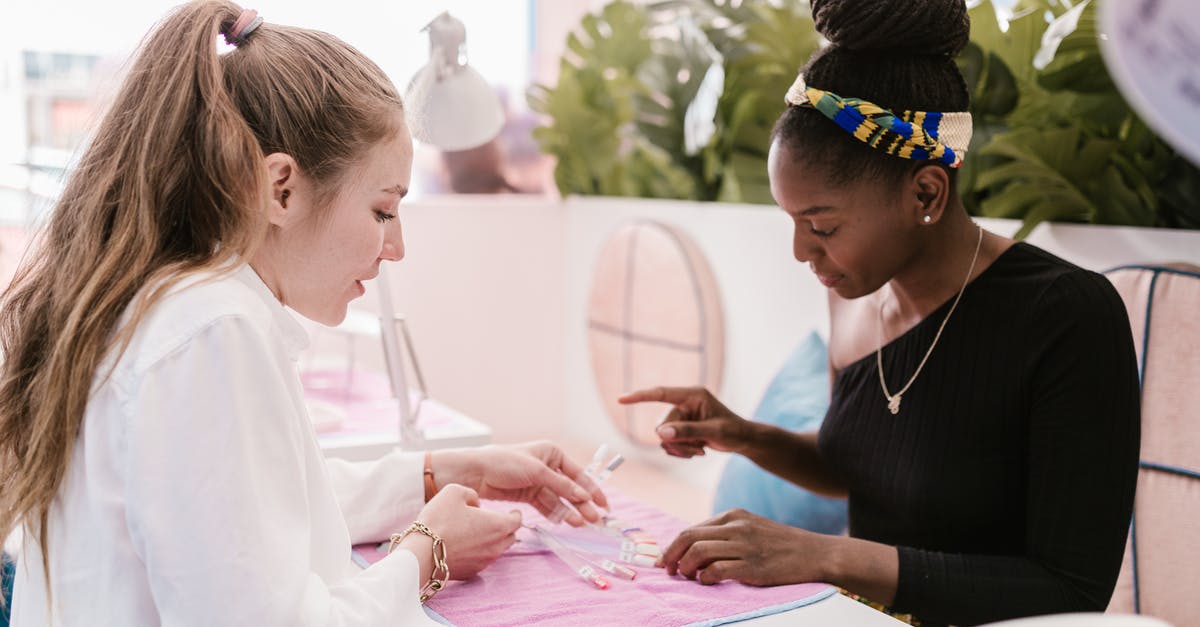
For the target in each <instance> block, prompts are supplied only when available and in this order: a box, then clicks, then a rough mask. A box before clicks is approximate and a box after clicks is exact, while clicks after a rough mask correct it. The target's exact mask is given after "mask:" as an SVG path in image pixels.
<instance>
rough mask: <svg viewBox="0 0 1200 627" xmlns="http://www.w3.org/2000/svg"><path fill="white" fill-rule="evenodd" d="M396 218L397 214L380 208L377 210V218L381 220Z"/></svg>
mask: <svg viewBox="0 0 1200 627" xmlns="http://www.w3.org/2000/svg"><path fill="white" fill-rule="evenodd" d="M395 218H396V214H394V213H388V212H386V211H379V210H378V209H376V210H375V219H376V220H379V221H380V222H387V221H389V220H394V219H395Z"/></svg>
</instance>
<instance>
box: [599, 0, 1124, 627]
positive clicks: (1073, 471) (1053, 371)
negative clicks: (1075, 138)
mask: <svg viewBox="0 0 1200 627" xmlns="http://www.w3.org/2000/svg"><path fill="white" fill-rule="evenodd" d="M812 6H813V18H814V20H815V22H816V26H817V29H818V30H819V31H820V32H821V33H822V34H823V35H824V36H825V37H826V38H828V39H829V40H830V42H831V43H830V45H829V46H828V47H826V48H824V49H823V50H821V51H819V52H817V53H816V54H814V55H813V58H812V59H811V60H810V61H809V63H808V64H807V65H806V66H805V67H804V68H803V69H802V70H801V74H800V76H799V77H798V78H797V79H796V81H795V84H794V85H792V87H791V89H789V90H788V91H787V96H786V101H787V105H788V106H787V109H786V111H785V112H784V113H783V115H782V116H781V117H780V119H779V121H778V122H777V124H776V127H775V131H774V133H773V137H772V143H771V147H770V157H769V162H768V168H769V174H770V178H771V190H772V193H773V194H774V197H775V200H776V201H777V203H778V204H779V206H780V208H782V209H783V210H784V211H785V212H787V214H788V215H789V216H790V217H791V218H792V220H793V222H794V230H795V235H794V240H793V249H794V254H795V257H796V260H797V261H800V262H801V263H807V264H808V265H809V266H810V267H811V268H812V271H813V272H814V273H815V274H816V275H817V278H818V279H819V280H820V281H821V283H822V284H824V285H825V286H826V287H827V288H828V289H829V303H830V315H831V324H830V329H831V331H830V339H829V354H830V365H831V373H832V375H833V376H832V389H831V404H830V408H829V412H828V414H827V416H826V418H825V421H824V423H823V424H822V426H821V429H820V431H819V432H810V433H793V432H789V431H786V430H783V429H780V428H777V427H773V426H769V425H765V424H761V423H757V422H754V421H750V420H745V419H743V418H741V417H739V416H737V415H736V414H734V413H733V412H732V411H730V410H729V409H728V408H726V407H725V406H724V405H723V404H721V402H720V401H718V400H717V399H716V398H714V397H713V396H712V395H711V394H710V393H709V392H708V391H707V390H704V389H679V388H657V389H650V390H642V391H637V392H633V393H631V394H629V395H627V396H625V397H624V398H622V399H621V400H622V402H625V403H636V402H646V401H656V402H665V403H671V404H673V405H674V406H675V407H674V409H673V411H672V412H671V413H670V414H669V415H668V417H667V418H666V419H665V420H664V421H663V423H662V424H661V425H660V426H659V427H658V435H659V437H660V438H661V439H662V447H663V449H665V450H666V452H667V453H669V454H671V455H675V456H679V457H691V456H693V455H697V454H701V453H703V451H704V450H705V449H706V448H711V449H714V450H719V451H729V452H733V453H737V454H740V455H744V456H746V457H747V458H749V459H751V460H752V461H754V462H755V463H756V464H758V465H759V466H761V467H762V468H764V469H766V470H768V471H770V472H772V473H774V474H776V475H778V476H780V477H783V478H785V479H788V480H790V481H792V482H794V483H796V484H797V485H800V486H802V487H804V488H807V489H809V490H812V491H813V492H816V493H819V494H823V495H830V496H842V497H846V498H848V499H849V511H850V529H849V536H848V537H846V536H828V535H822V534H816V533H811V532H808V531H805V530H802V529H798V528H794V527H789V526H786V525H783V524H780V523H776V522H774V521H771V520H767V519H765V518H761V517H758V516H755V515H752V514H749V513H746V512H742V511H732V512H726V513H724V514H721V515H719V516H717V517H715V518H713V519H711V520H708V521H706V522H703V523H700V524H698V525H695V526H693V527H691V528H689V529H687V530H685V531H684V532H682V533H681V534H680V535H679V536H678V537H677V538H676V539H675V541H674V542H673V543H672V544H671V545H670V547H669V548H668V549H667V550H666V551H665V553H664V555H663V558H662V565H664V566H665V567H666V568H667V570H668V571H669V572H671V573H672V574H675V573H678V574H681V575H683V576H685V577H688V578H692V579H696V580H698V581H699V582H700V583H703V584H711V583H715V582H718V581H722V580H727V579H732V580H737V581H741V582H744V583H747V584H753V585H779V584H787V583H797V582H806V581H827V582H830V583H832V584H835V585H837V586H839V587H841V588H842V589H843V590H845V591H847V593H848V594H852V595H854V596H860V597H863V598H866V599H870V600H872V601H874V602H877V603H879V604H882V605H885V606H887V608H888V609H889V611H892V612H894V613H903V614H906V615H908V616H909V617H910V618H911V619H912V621H913V622H916V623H920V624H924V625H939V624H954V625H967V624H977V623H983V622H990V621H997V620H1003V619H1009V618H1015V617H1021V616H1030V615H1039V614H1050V613H1057V612H1069V611H1102V610H1104V608H1105V607H1106V606H1107V605H1108V602H1109V599H1110V597H1111V595H1112V591H1113V587H1114V585H1115V583H1116V579H1117V573H1118V571H1119V570H1120V566H1121V560H1122V556H1123V553H1124V548H1125V540H1126V535H1127V532H1128V529H1129V520H1130V515H1131V512H1132V507H1133V494H1134V487H1135V483H1136V478H1137V456H1138V446H1139V437H1140V427H1139V419H1140V414H1139V394H1138V375H1137V366H1136V357H1135V354H1134V348H1133V341H1132V337H1131V333H1130V328H1129V321H1128V317H1127V314H1126V311H1125V308H1124V306H1123V304H1122V302H1121V300H1120V298H1119V296H1118V295H1117V293H1116V291H1115V290H1114V289H1113V288H1112V286H1111V285H1110V284H1109V283H1108V281H1107V280H1106V279H1105V278H1104V277H1103V276H1100V275H1098V274H1096V273H1094V272H1090V271H1087V270H1083V269H1081V268H1078V267H1076V266H1074V265H1072V264H1070V263H1068V262H1066V261H1063V260H1061V259H1059V258H1057V257H1055V256H1053V255H1051V254H1049V253H1047V252H1045V251H1043V250H1040V249H1038V248H1036V247H1034V246H1031V245H1029V244H1025V243H1017V242H1013V241H1012V240H1010V239H1008V238H1005V237H1002V236H999V235H996V234H992V233H989V232H986V231H984V230H983V229H982V228H980V227H979V226H978V225H976V224H975V223H973V222H972V220H971V219H970V217H969V216H968V215H967V212H966V211H965V210H964V208H963V205H962V203H961V201H960V200H959V198H958V195H957V192H956V189H955V181H956V172H957V168H958V167H959V166H960V165H961V164H962V160H963V158H964V157H965V154H966V148H967V146H968V145H969V143H970V133H971V123H970V114H969V113H966V111H967V108H968V104H969V102H968V100H969V95H968V91H967V87H966V84H965V82H964V80H963V77H962V75H961V74H960V73H959V70H958V68H957V66H956V65H955V62H954V55H955V54H957V53H958V52H959V51H960V50H961V49H962V47H963V46H964V45H965V44H966V42H967V38H968V34H969V20H968V17H967V12H966V7H965V6H964V3H963V0H921V1H914V0H814V1H813V3H812ZM781 91H782V89H781Z"/></svg>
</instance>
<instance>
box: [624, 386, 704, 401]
mask: <svg viewBox="0 0 1200 627" xmlns="http://www.w3.org/2000/svg"><path fill="white" fill-rule="evenodd" d="M695 393H696V392H695V390H693V389H691V388H667V387H657V388H650V389H647V390H637V391H635V392H630V393H628V394H626V395H624V396H622V397H620V398H618V399H617V402H618V403H621V404H622V405H629V404H632V403H645V402H658V403H671V404H674V405H678V404H680V403H683V402H685V401H687V400H688V399H689V398H691V397H692V396H693V395H694V394H695Z"/></svg>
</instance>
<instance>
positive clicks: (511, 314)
mask: <svg viewBox="0 0 1200 627" xmlns="http://www.w3.org/2000/svg"><path fill="white" fill-rule="evenodd" d="M401 219H402V220H403V221H404V228H405V237H406V244H407V247H408V254H407V257H406V259H405V260H404V262H403V263H402V264H401V265H400V266H399V267H398V268H396V270H395V272H393V275H394V277H395V280H394V283H395V284H394V285H393V286H392V288H393V293H394V294H395V296H396V299H397V303H398V305H397V306H398V307H399V308H400V309H401V310H402V311H404V312H405V313H406V314H407V315H408V317H409V319H410V321H411V329H412V331H413V334H414V339H415V342H416V344H417V349H418V351H419V354H420V357H421V362H422V366H423V367H424V369H425V374H426V378H427V379H428V383H429V385H430V387H431V390H432V392H433V394H434V395H435V396H436V397H438V398H439V399H441V400H443V401H445V402H447V403H449V404H450V405H452V406H455V407H457V408H459V409H461V410H463V411H465V412H467V413H468V414H470V415H472V416H474V417H476V418H479V419H481V420H484V421H485V422H488V423H489V424H491V425H492V426H493V428H494V429H495V430H496V439H497V440H498V441H515V440H521V439H526V438H530V437H551V438H560V437H567V438H569V439H574V440H578V441H582V442H585V443H588V444H592V445H594V444H596V443H599V442H610V443H613V444H620V443H623V440H622V438H621V436H620V435H619V434H618V432H617V431H616V430H615V429H613V428H612V427H611V426H610V425H609V424H608V422H607V419H606V417H605V415H604V413H603V411H602V409H601V405H600V402H599V398H598V397H597V392H596V389H595V386H594V385H593V384H592V380H591V366H590V362H589V359H588V353H587V339H586V335H585V329H586V325H585V320H586V314H585V310H586V307H587V298H588V286H589V284H590V282H591V275H592V264H593V262H594V260H595V258H596V256H597V254H598V252H599V249H600V247H601V245H602V244H603V242H604V241H605V239H606V238H607V236H608V235H609V234H610V233H612V232H613V231H614V230H615V229H616V228H618V227H619V226H620V225H622V224H624V223H625V222H627V221H629V220H633V219H653V220H660V221H663V222H666V223H670V224H672V225H675V226H677V227H679V228H681V229H682V230H683V231H685V232H686V233H688V234H690V235H691V236H692V237H693V238H694V239H695V240H696V242H697V244H698V245H699V247H700V248H701V249H702V250H703V251H704V252H705V254H706V255H707V257H708V261H709V264H710V265H711V266H712V269H713V273H714V275H715V277H716V280H717V283H718V285H719V288H720V290H721V296H722V302H723V307H724V315H725V324H726V334H725V337H726V347H725V353H726V363H725V370H724V377H723V385H722V389H721V390H720V396H721V398H722V399H723V400H724V401H725V402H726V403H727V404H728V405H729V406H730V407H731V408H732V409H734V410H735V411H738V412H742V413H745V414H749V413H750V412H751V411H752V410H753V409H754V406H755V405H756V403H757V401H758V398H759V396H760V395H761V394H762V392H763V390H764V389H765V388H766V385H767V383H768V382H769V381H770V378H771V376H772V375H773V373H774V372H775V370H776V369H777V368H778V367H779V366H780V364H782V362H783V360H784V359H785V358H786V356H787V354H788V353H789V352H790V350H791V349H792V347H793V346H794V345H795V343H796V342H797V341H798V340H799V339H800V338H801V337H803V336H804V335H805V334H806V333H807V332H808V331H809V330H811V329H817V330H819V331H820V332H822V333H823V334H824V333H825V332H826V330H827V327H828V320H827V312H826V308H825V301H824V295H825V291H824V288H822V287H821V286H820V285H819V284H818V283H817V282H816V281H815V279H814V278H813V276H812V275H811V273H810V272H809V271H808V269H807V267H805V266H802V265H800V264H798V263H796V262H795V260H794V259H792V256H791V233H790V229H791V224H790V222H789V221H788V219H787V218H786V216H784V214H783V213H782V212H780V211H779V210H778V209H775V208H771V207H762V206H749V205H732V204H713V203H692V202H675V201H652V200H640V199H624V198H571V199H567V200H565V201H556V200H549V199H544V198H540V197H519V196H508V197H486V196H484V197H467V196H457V197H447V198H441V199H437V200H432V201H421V202H418V203H414V204H412V205H407V206H402V211H401ZM981 222H982V223H983V224H984V226H985V227H986V228H989V229H991V230H993V231H995V232H998V233H1001V234H1005V235H1011V234H1012V233H1013V232H1015V231H1016V229H1017V226H1018V224H1017V223H1016V222H1013V221H1005V220H981ZM1029 241H1030V242H1031V243H1034V244H1036V245H1039V246H1042V247H1043V248H1046V249H1048V250H1050V251H1051V252H1053V253H1055V254H1058V255H1060V256H1063V257H1064V258H1066V259H1068V260H1070V261H1073V262H1075V263H1079V264H1080V265H1083V266H1085V267H1089V268H1093V269H1097V270H1103V269H1106V268H1109V267H1112V266H1114V265H1119V264H1123V263H1131V262H1136V261H1148V260H1149V261H1176V260H1182V261H1190V262H1192V263H1197V264H1200V232H1196V231H1190V232H1189V231H1165V230H1158V229H1136V228H1114V227H1092V226H1078V225H1044V226H1042V227H1039V228H1038V229H1037V230H1035V232H1034V233H1033V235H1032V237H1030V238H1029ZM368 298H369V296H368ZM361 306H363V307H366V308H368V309H369V308H370V306H371V301H369V300H364V301H363V302H362V303H361ZM623 448H624V449H626V453H627V455H628V456H630V457H632V458H633V459H636V460H638V461H641V462H643V463H645V464H648V465H651V466H654V467H658V468H661V469H663V470H664V471H665V472H667V473H669V474H673V475H675V476H678V477H682V478H685V479H686V480H687V481H689V482H692V483H694V484H696V485H703V486H710V485H712V482H713V481H714V480H715V476H716V473H717V471H718V470H719V468H720V463H721V458H720V456H713V458H712V459H706V460H701V461H695V460H693V461H688V462H683V461H680V460H675V459H672V458H667V457H666V456H665V455H662V454H661V453H660V452H659V451H658V450H657V449H650V450H639V449H636V448H635V447H634V446H633V445H628V444H626V445H624V446H623Z"/></svg>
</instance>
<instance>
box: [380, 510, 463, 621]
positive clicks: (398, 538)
mask: <svg viewBox="0 0 1200 627" xmlns="http://www.w3.org/2000/svg"><path fill="white" fill-rule="evenodd" d="M413 532H416V533H420V534H422V535H426V536H429V537H430V539H432V540H433V572H431V573H429V581H428V582H426V583H425V585H424V586H423V587H422V588H421V603H424V602H426V601H428V600H429V599H432V598H433V595H435V594H437V593H438V591H439V590H441V589H442V588H445V587H446V580H447V579H449V578H450V567H449V566H447V565H446V543H445V542H443V541H442V537H441V536H439V535H438V534H436V533H434V532H433V530H432V529H430V528H429V527H428V526H426V525H425V523H423V522H420V521H414V522H413V524H411V525H409V526H408V529H405V530H404V532H403V533H393V534H392V542H391V544H389V545H388V554H389V555H390V554H391V552H392V551H394V550H396V547H397V546H399V545H400V542H402V541H403V540H404V538H406V537H408V534H410V533H413Z"/></svg>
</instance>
